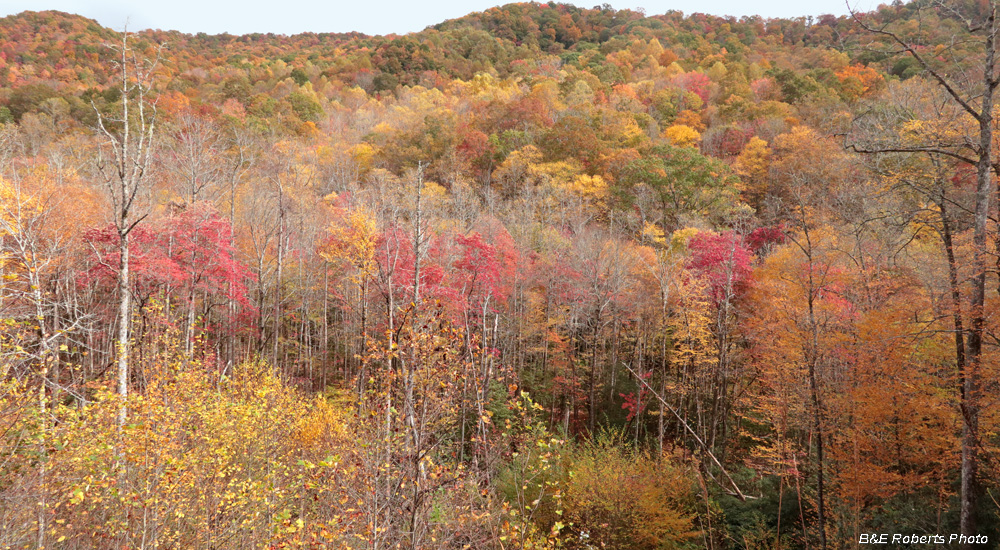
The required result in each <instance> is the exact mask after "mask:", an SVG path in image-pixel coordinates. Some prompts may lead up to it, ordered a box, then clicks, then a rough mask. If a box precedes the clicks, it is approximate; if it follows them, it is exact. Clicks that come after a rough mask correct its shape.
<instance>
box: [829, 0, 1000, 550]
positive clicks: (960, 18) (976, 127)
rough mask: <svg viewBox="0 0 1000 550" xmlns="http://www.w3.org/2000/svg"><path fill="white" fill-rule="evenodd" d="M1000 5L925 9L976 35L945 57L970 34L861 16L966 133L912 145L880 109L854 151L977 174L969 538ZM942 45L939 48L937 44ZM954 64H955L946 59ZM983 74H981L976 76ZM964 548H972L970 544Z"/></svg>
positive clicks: (967, 433) (966, 490)
mask: <svg viewBox="0 0 1000 550" xmlns="http://www.w3.org/2000/svg"><path fill="white" fill-rule="evenodd" d="M997 7H998V6H997V3H996V2H995V1H993V0H991V1H990V2H988V3H982V4H969V5H952V4H946V3H945V2H942V1H934V2H930V3H928V4H927V5H925V6H920V7H918V8H917V9H918V10H919V11H920V12H924V11H929V12H931V13H932V14H933V15H936V16H937V18H938V20H939V21H941V20H953V21H954V22H955V23H957V24H958V25H961V27H964V29H963V30H964V31H965V33H967V34H968V36H970V37H974V38H975V39H976V40H977V41H975V42H973V44H974V46H973V47H972V50H971V51H969V50H965V51H962V50H955V49H953V51H952V52H951V53H950V54H948V55H945V54H944V51H946V50H947V49H948V48H949V44H955V43H956V42H960V43H962V44H963V47H965V45H964V44H965V42H966V40H965V36H964V33H962V34H963V36H962V38H961V39H960V40H956V39H958V36H954V37H942V36H935V35H930V38H931V41H932V43H931V44H927V45H925V44H922V43H921V42H922V41H923V40H924V38H925V37H923V36H920V35H914V34H910V33H908V32H906V30H905V29H900V28H896V27H895V26H893V25H891V24H890V23H880V22H877V21H875V20H873V19H872V18H869V17H862V16H861V15H860V14H858V13H853V16H854V19H855V20H856V21H858V22H859V23H860V25H861V26H862V28H864V29H865V30H866V31H868V32H869V33H871V34H872V35H873V36H875V37H877V38H879V39H882V40H885V41H886V42H888V46H890V47H891V48H892V49H893V50H895V53H897V54H905V55H907V56H909V57H910V58H911V59H912V60H913V61H915V62H916V63H917V64H918V65H919V66H920V67H921V68H922V69H923V71H924V72H925V74H926V75H927V78H928V79H929V80H930V81H931V82H933V83H934V84H936V85H937V87H938V88H939V91H940V92H941V95H942V96H943V100H944V102H945V103H946V104H947V105H949V107H950V109H949V111H950V113H949V114H950V115H951V116H952V117H953V118H952V120H951V121H950V123H951V124H953V125H956V126H957V127H958V128H961V129H962V130H966V131H959V132H955V133H952V135H950V136H946V139H938V138H940V137H941V136H940V135H936V133H935V132H923V133H921V134H919V135H921V136H922V137H923V138H924V139H922V140H921V141H920V142H917V143H912V142H911V143H905V142H901V140H900V139H899V134H898V133H895V132H893V133H894V134H895V135H890V136H886V135H885V134H884V133H882V132H878V131H875V129H874V128H873V126H874V124H872V123H873V122H874V123H882V124H885V123H888V124H886V125H885V126H883V127H889V128H892V127H899V126H900V125H904V124H906V123H908V122H914V121H913V120H912V118H910V116H908V115H906V111H903V110H898V109H893V110H888V111H884V110H874V111H871V114H870V115H869V116H868V117H863V118H862V119H861V120H860V121H859V124H858V125H856V127H855V131H854V132H853V133H852V135H851V136H850V140H849V142H848V147H850V148H851V149H852V150H854V151H857V152H860V153H864V154H888V153H898V154H932V155H936V156H941V157H947V158H950V159H955V160H958V161H960V162H962V163H964V164H966V165H969V166H974V167H975V170H976V191H975V204H974V212H975V214H974V219H973V237H972V241H973V262H972V263H973V274H972V281H973V285H972V290H971V292H970V293H969V296H968V304H969V319H970V322H969V327H968V328H967V329H965V331H966V338H965V354H964V355H965V363H966V368H965V370H964V371H963V372H961V373H959V376H960V382H959V395H960V398H961V399H960V409H961V413H962V417H963V426H962V471H961V493H962V494H961V512H960V530H961V533H962V534H963V535H966V536H973V535H976V534H977V529H976V514H977V511H978V506H979V500H980V498H981V488H980V482H979V479H978V477H979V448H980V446H981V444H982V443H981V440H980V433H979V413H980V406H979V399H980V392H981V387H980V385H981V382H980V378H981V370H982V362H983V361H982V360H983V332H984V328H985V326H986V308H985V305H986V274H987V268H986V261H987V258H988V255H989V252H988V250H987V242H988V238H987V237H988V235H987V224H988V221H989V215H990V210H991V207H992V205H993V201H994V200H996V197H995V195H996V192H997V186H996V179H995V176H996V174H998V173H1000V162H998V160H1000V159H998V158H997V157H996V155H995V153H994V147H995V144H994V137H993V125H994V124H995V121H994V112H995V108H994V94H995V93H996V90H997V86H998V85H1000V67H998V61H1000V60H998V59H997V53H998V52H997V46H998V42H1000V24H998V22H997V20H996V18H997ZM934 42H936V43H934ZM927 46H931V47H935V46H937V47H940V50H939V51H940V52H941V53H939V54H937V55H933V56H930V55H927V53H926V52H927ZM946 59H952V60H953V61H950V62H949V61H945V60H946ZM972 75H975V76H972ZM880 118H881V119H882V120H879V119H880ZM964 547H970V546H969V545H965V546H964Z"/></svg>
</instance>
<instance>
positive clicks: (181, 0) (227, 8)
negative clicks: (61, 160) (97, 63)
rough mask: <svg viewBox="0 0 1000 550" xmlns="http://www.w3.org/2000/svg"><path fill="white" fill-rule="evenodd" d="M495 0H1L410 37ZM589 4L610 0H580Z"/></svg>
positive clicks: (189, 20) (653, 10) (642, 0)
mask: <svg viewBox="0 0 1000 550" xmlns="http://www.w3.org/2000/svg"><path fill="white" fill-rule="evenodd" d="M505 3H507V2H502V1H501V2H498V1H496V0H465V1H460V0H446V1H431V2H419V1H412V0H411V1H407V0H374V1H365V0H280V1H278V2H275V1H274V0H242V1H239V2H237V1H233V0H229V1H220V0H148V1H144V2H129V1H127V0H3V1H0V16H6V15H11V14H15V13H20V12H22V11H24V10H35V11H41V10H59V11H65V12H69V13H76V14H80V15H83V16H86V17H90V18H92V19H96V20H97V21H98V22H100V23H101V24H102V25H104V26H106V27H111V28H114V29H116V30H121V28H122V27H123V26H124V24H125V22H126V20H127V21H128V22H129V23H128V26H129V29H130V30H142V29H148V28H159V29H163V30H179V31H183V32H187V33H196V32H206V33H209V34H216V33H222V32H229V33H232V34H246V33H251V32H273V33H277V34H295V33H298V32H305V31H312V32H347V31H360V32H363V33H366V34H389V33H397V34H404V33H408V32H414V31H419V30H422V29H423V28H425V27H427V26H428V25H433V24H435V23H440V22H441V21H444V20H446V19H454V18H456V17H461V16H463V15H465V14H467V13H470V12H473V11H482V10H484V9H486V8H489V7H491V6H497V5H501V4H505ZM574 3H575V4H577V5H581V6H585V7H591V6H592V5H595V4H601V3H604V0H587V1H578V2H574ZM608 3H610V4H611V5H612V6H613V7H615V8H618V9H623V8H632V9H634V8H639V7H641V8H643V9H645V10H646V13H647V14H649V15H652V14H657V13H664V12H666V11H668V10H672V9H673V10H680V11H683V12H684V13H688V14H689V13H694V12H702V13H710V14H714V15H737V16H739V15H761V16H764V17H796V16H800V15H820V14H824V13H833V14H844V13H847V7H846V4H845V2H844V0H810V1H808V2H802V1H794V0H763V1H758V2H748V1H746V0H611V1H609V2H608ZM876 5H877V3H876V2H874V1H873V0H851V6H856V7H857V8H860V9H862V10H868V9H872V8H874V6H876Z"/></svg>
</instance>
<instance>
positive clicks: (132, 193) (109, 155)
mask: <svg viewBox="0 0 1000 550" xmlns="http://www.w3.org/2000/svg"><path fill="white" fill-rule="evenodd" d="M129 36H130V35H129V33H128V31H127V30H126V31H125V32H123V33H122V39H121V44H114V45H109V47H110V48H111V49H112V51H113V52H114V53H115V60H114V68H115V72H116V78H117V83H116V84H115V85H116V87H117V88H118V91H119V93H120V94H121V97H120V100H119V104H118V105H117V106H116V107H118V108H117V109H115V110H113V111H111V112H104V113H102V112H101V111H100V110H98V109H97V107H96V105H95V106H94V110H95V111H97V131H98V134H99V135H100V136H101V138H102V139H103V142H102V144H101V147H100V148H99V153H98V157H97V166H96V168H97V173H98V175H99V176H100V179H101V181H102V183H103V184H104V186H105V188H106V190H107V193H108V198H109V199H110V201H111V207H112V213H111V214H112V223H113V224H114V227H115V230H116V232H117V234H118V243H119V244H118V253H119V260H118V315H119V324H118V345H117V347H118V350H117V352H118V393H119V394H120V395H121V396H122V397H125V396H127V395H128V387H129V331H130V328H131V324H132V323H131V320H132V314H131V310H132V304H131V294H130V286H129V254H130V252H131V251H130V247H129V235H130V234H131V233H132V230H133V229H135V228H136V226H137V225H138V224H139V223H140V222H142V220H144V219H145V218H146V216H147V215H148V214H149V209H150V204H149V198H150V193H149V187H150V181H151V180H150V178H149V173H148V170H149V166H150V160H151V158H152V154H153V145H154V141H153V135H154V128H155V120H156V101H155V99H154V98H153V97H152V86H153V83H152V77H153V73H154V71H155V70H156V67H157V64H158V62H159V53H157V56H156V58H154V59H152V60H150V59H147V58H145V57H143V56H141V55H140V54H139V53H138V52H136V51H135V49H134V47H133V46H132V45H130V44H129ZM127 414H128V412H127V409H126V407H125V406H124V405H122V408H121V411H120V412H119V417H118V422H119V424H121V425H124V424H125V419H126V416H127Z"/></svg>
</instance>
